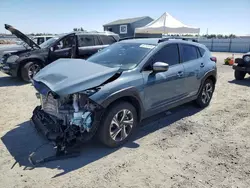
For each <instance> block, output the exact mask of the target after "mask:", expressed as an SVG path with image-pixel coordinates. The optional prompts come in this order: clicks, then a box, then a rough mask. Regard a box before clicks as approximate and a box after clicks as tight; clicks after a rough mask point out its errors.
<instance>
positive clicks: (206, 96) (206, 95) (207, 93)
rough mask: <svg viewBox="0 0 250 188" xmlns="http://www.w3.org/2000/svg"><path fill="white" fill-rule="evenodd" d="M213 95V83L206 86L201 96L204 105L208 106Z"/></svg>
mask: <svg viewBox="0 0 250 188" xmlns="http://www.w3.org/2000/svg"><path fill="white" fill-rule="evenodd" d="M212 94H213V86H212V84H211V83H209V82H208V83H206V85H205V86H204V87H203V90H202V94H201V100H202V102H203V103H204V104H207V103H208V102H209V101H210V100H211V98H212Z"/></svg>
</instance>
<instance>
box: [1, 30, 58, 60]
mask: <svg viewBox="0 0 250 188" xmlns="http://www.w3.org/2000/svg"><path fill="white" fill-rule="evenodd" d="M53 37H55V36H54V35H41V36H35V37H32V38H31V40H33V41H34V42H35V43H36V44H38V45H40V44H42V43H43V42H45V41H46V40H49V39H51V38H53ZM27 48H30V47H29V46H28V45H27V43H25V42H23V41H22V40H18V41H16V44H11V45H7V46H6V47H4V48H0V61H1V59H2V56H3V55H5V54H9V53H13V52H16V51H20V50H25V49H27Z"/></svg>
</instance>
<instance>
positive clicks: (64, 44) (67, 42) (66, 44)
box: [55, 36, 74, 50]
mask: <svg viewBox="0 0 250 188" xmlns="http://www.w3.org/2000/svg"><path fill="white" fill-rule="evenodd" d="M73 44H74V36H69V37H66V38H63V39H62V40H60V41H59V42H58V43H57V44H56V45H55V50H60V49H64V48H71V47H72V46H73Z"/></svg>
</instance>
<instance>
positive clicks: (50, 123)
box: [31, 106, 63, 141]
mask: <svg viewBox="0 0 250 188" xmlns="http://www.w3.org/2000/svg"><path fill="white" fill-rule="evenodd" d="M31 123H32V124H33V125H34V127H35V128H36V129H37V130H38V131H39V132H40V133H42V134H43V135H44V136H45V137H46V138H47V139H48V140H50V141H57V140H59V139H60V138H62V136H63V135H62V133H61V131H60V125H59V124H58V123H56V122H54V120H52V119H51V118H50V116H49V115H48V114H46V113H45V112H44V111H43V110H41V107H40V106H37V107H36V108H35V109H34V111H33V115H32V117H31Z"/></svg>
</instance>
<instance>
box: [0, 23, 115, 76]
mask: <svg viewBox="0 0 250 188" xmlns="http://www.w3.org/2000/svg"><path fill="white" fill-rule="evenodd" d="M5 28H6V29H7V30H9V31H10V32H11V33H12V34H14V35H16V36H17V37H18V38H20V39H21V40H23V41H24V42H25V43H26V44H27V45H28V46H29V47H30V48H27V49H25V50H20V51H16V52H10V53H7V54H5V55H4V56H3V57H2V62H1V64H0V68H1V70H2V71H3V72H5V73H6V74H9V75H11V76H14V77H21V78H22V79H23V80H25V81H30V80H31V79H32V78H33V76H34V75H35V74H36V73H37V72H38V71H39V70H40V69H41V68H43V67H45V66H46V65H48V64H49V63H51V62H53V61H55V60H57V59H59V58H83V59H85V58H88V57H90V56H91V55H93V54H94V53H96V52H97V51H98V50H101V49H103V48H105V47H107V46H108V45H110V44H112V43H114V42H116V41H118V40H119V37H118V35H117V34H114V33H110V32H101V33H98V32H93V33H88V32H72V33H68V34H63V35H60V36H57V37H53V38H51V39H49V40H47V41H45V42H44V43H42V44H40V45H38V44H37V43H35V42H34V41H33V40H31V39H30V38H29V37H27V36H26V35H24V34H23V33H22V32H20V31H18V30H17V29H15V28H14V27H12V26H10V25H5Z"/></svg>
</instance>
